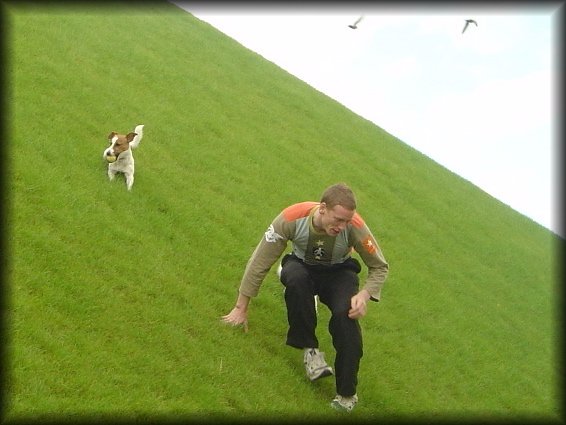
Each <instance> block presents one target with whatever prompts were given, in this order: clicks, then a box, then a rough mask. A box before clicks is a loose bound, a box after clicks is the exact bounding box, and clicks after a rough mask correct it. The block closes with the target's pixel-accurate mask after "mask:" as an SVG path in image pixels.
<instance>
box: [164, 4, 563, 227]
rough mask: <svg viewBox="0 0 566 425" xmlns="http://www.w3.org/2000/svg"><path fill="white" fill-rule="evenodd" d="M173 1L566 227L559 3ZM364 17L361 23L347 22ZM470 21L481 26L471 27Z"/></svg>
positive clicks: (498, 194)
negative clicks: (561, 197)
mask: <svg viewBox="0 0 566 425" xmlns="http://www.w3.org/2000/svg"><path fill="white" fill-rule="evenodd" d="M174 3H175V4H177V5H178V6H180V7H182V8H183V9H185V10H187V11H188V12H190V13H192V14H193V15H194V16H196V17H197V18H198V19H200V20H202V21H205V22H207V23H209V24H211V25H212V26H214V27H215V28H217V29H218V30H220V31H221V32H223V33H225V34H226V35H228V36H230V37H231V38H233V39H235V40H236V41H238V42H239V43H241V44H242V45H244V46H246V47H247V48H249V49H250V50H253V51H255V52H256V53H259V54H260V55H262V56H263V57H265V58H266V59H268V60H270V61H271V62H274V63H275V64H277V65H278V66H280V67H281V68H283V69H285V70H286V71H288V72H289V73H291V74H293V75H295V76H296V77H297V78H299V79H301V80H303V81H305V82H306V83H308V84H309V85H311V86H312V87H314V88H316V89H317V90H319V91H321V92H323V93H325V94H327V95H328V96H330V97H332V98H333V99H335V100H337V101H338V102H340V103H341V104H343V105H344V106H346V107H347V108H349V109H351V110H352V111H353V112H355V113H357V114H359V115H360V116H362V117H364V118H366V119H368V120H370V121H372V122H373V123H375V124H376V125H378V126H379V127H382V128H383V129H385V130H386V131H388V132H389V133H391V134H393V135H394V136H396V137H397V138H399V139H401V140H402V141H403V142H405V143H407V144H408V145H410V146H412V147H414V148H415V149H417V150H418V151H420V152H422V153H423V154H425V155H427V156H428V157H430V158H432V159H434V160H435V161H436V162H438V163H440V164H442V165H443V166H445V167H446V168H448V169H450V170H451V171H453V172H455V173H456V174H458V175H460V176H462V177H463V178H465V179H467V180H469V181H471V182H472V183H473V184H475V185H476V186H478V187H480V188H481V189H482V190H484V191H486V192H487V193H489V194H490V195H492V196H494V197H495V198H497V199H499V200H501V201H502V202H504V203H505V204H507V205H509V206H511V207H512V208H513V209H515V210H517V211H519V212H520V213H522V214H524V215H526V216H527V217H529V218H531V219H533V220H534V221H536V222H538V223H540V224H542V225H543V226H545V227H547V228H549V229H551V230H553V231H554V232H556V233H559V234H561V233H562V232H561V229H559V225H560V224H561V223H560V221H561V220H560V219H559V214H558V213H559V211H558V206H559V201H558V192H559V188H558V183H559V171H560V167H561V166H562V165H561V163H559V161H560V155H559V152H558V148H557V144H558V142H559V141H558V140H557V135H556V134H555V131H556V118H557V103H558V102H557V98H556V96H557V93H558V84H557V81H556V79H557V78H558V70H557V69H556V67H557V63H556V54H557V51H558V45H557V43H558V37H557V34H556V33H557V26H558V25H559V20H558V16H557V15H558V13H556V12H557V10H558V7H559V6H561V3H559V2H557V3H545V2H543V3H542V5H543V6H538V7H537V6H534V5H532V4H531V5H526V6H520V7H519V6H512V5H506V4H505V5H503V6H502V5H496V6H494V7H489V6H487V5H486V4H479V5H478V6H474V5H473V3H471V4H469V5H458V4H457V6H456V7H451V6H450V5H449V4H446V5H444V4H442V5H439V6H436V7H434V8H430V7H428V8H422V9H418V6H411V7H408V6H407V5H404V6H402V7H401V8H399V7H396V6H394V5H393V4H391V3H388V4H387V5H385V6H380V5H379V3H376V4H375V5H372V4H371V3H360V4H358V3H351V5H350V4H349V3H345V5H343V6H336V5H333V6H329V7H328V6H324V5H322V4H321V5H320V6H319V5H316V6H307V7H300V6H295V5H293V7H292V8H291V7H290V6H288V7H282V6H278V5H277V3H276V4H275V6H269V5H266V6H262V5H261V3H258V4H255V3H254V4H253V6H252V5H247V6H246V7H238V6H227V5H215V6H211V5H210V4H208V5H207V4H206V3H203V2H188V1H175V2H174ZM307 4H308V3H307ZM400 4H401V5H402V4H403V3H400ZM360 16H363V19H362V20H361V22H360V23H359V24H358V28H357V29H355V30H354V29H351V28H349V27H348V25H349V24H352V23H354V22H355V21H356V20H357V19H358V18H359V17H360ZM465 19H474V20H475V21H476V22H477V26H475V25H470V26H469V27H468V28H467V29H466V31H465V32H464V33H462V29H463V27H464V24H465Z"/></svg>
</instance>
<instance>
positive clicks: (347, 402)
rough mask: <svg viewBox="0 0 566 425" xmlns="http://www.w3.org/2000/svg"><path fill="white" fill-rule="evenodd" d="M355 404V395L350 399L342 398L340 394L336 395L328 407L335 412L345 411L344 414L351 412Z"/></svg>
mask: <svg viewBox="0 0 566 425" xmlns="http://www.w3.org/2000/svg"><path fill="white" fill-rule="evenodd" d="M357 402H358V395H357V394H354V395H353V396H352V397H342V396H341V395H340V394H336V397H334V400H332V402H331V403H330V405H331V406H332V407H333V408H335V409H336V410H345V411H346V412H351V411H352V409H353V408H354V406H355V405H356V403H357Z"/></svg>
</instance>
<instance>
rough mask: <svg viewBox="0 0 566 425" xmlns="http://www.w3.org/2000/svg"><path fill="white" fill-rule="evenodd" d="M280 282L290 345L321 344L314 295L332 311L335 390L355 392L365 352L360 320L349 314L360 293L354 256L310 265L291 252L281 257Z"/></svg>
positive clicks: (357, 263) (345, 392)
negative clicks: (335, 263)
mask: <svg viewBox="0 0 566 425" xmlns="http://www.w3.org/2000/svg"><path fill="white" fill-rule="evenodd" d="M282 266H283V268H282V270H281V282H282V283H283V285H285V303H286V305H287V320H288V322H289V330H288V332H287V345H290V346H291V347H295V348H311V347H313V348H318V339H317V337H316V334H315V330H316V325H317V316H316V310H315V305H314V295H315V294H318V298H319V300H320V302H321V303H323V304H325V305H326V306H327V307H328V308H329V309H330V312H331V317H330V322H329V324H328V330H329V332H330V335H331V337H332V344H333V345H334V349H335V350H336V359H335V361H334V373H335V375H336V391H337V393H338V394H340V395H342V396H344V397H350V396H352V395H354V394H355V393H356V386H357V383H358V370H359V365H360V359H361V358H362V355H363V344H362V332H361V328H360V324H359V322H358V321H357V320H352V319H350V318H349V317H348V310H349V309H350V299H351V298H352V296H353V295H355V294H357V293H358V287H359V279H358V273H359V272H360V264H359V262H358V261H357V260H355V259H353V258H352V259H349V260H347V261H346V262H345V263H343V264H340V265H334V266H328V267H327V266H309V265H307V264H305V263H303V262H302V261H301V260H300V259H299V258H297V257H296V256H294V255H292V254H288V255H286V256H285V257H284V258H283V260H282Z"/></svg>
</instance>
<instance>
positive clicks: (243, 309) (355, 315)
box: [222, 183, 389, 411]
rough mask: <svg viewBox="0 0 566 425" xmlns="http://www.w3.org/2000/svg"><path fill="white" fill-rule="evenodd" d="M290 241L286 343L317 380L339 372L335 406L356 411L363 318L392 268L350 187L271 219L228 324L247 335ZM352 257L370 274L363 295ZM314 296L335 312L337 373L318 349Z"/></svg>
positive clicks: (285, 263) (283, 274) (284, 272)
mask: <svg viewBox="0 0 566 425" xmlns="http://www.w3.org/2000/svg"><path fill="white" fill-rule="evenodd" d="M287 241H292V246H293V252H292V253H290V254H287V255H285V256H284V257H283V259H282V261H281V271H280V279H281V282H282V283H283V285H284V286H285V304H286V306H287V320H288V322H289V329H288V332H287V341H286V343H287V345H289V346H291V347H295V348H299V349H303V361H304V364H305V369H306V373H307V376H308V378H309V379H310V380H311V381H315V380H317V379H319V378H322V377H325V376H330V375H332V374H334V372H335V374H336V377H335V379H336V397H335V398H334V399H333V400H332V402H331V406H332V407H334V408H336V409H339V410H347V411H351V410H352V409H353V408H354V406H355V405H356V403H357V401H358V396H357V392H356V386H357V383H358V370H359V364H360V360H361V358H362V355H363V347H362V345H363V344H362V334H361V328H360V325H359V322H358V319H360V318H361V317H363V316H365V314H366V311H367V302H368V301H369V300H373V301H379V299H380V295H381V288H382V286H383V283H384V282H385V279H386V277H387V274H388V270H389V266H388V264H387V262H386V260H385V258H384V257H383V254H382V252H381V250H380V249H379V246H378V244H377V242H376V240H375V238H374V236H373V235H372V233H371V231H370V230H369V228H368V227H367V226H366V224H365V222H364V220H363V219H362V218H361V217H360V215H359V214H358V213H357V212H356V199H355V196H354V193H353V192H352V190H351V189H350V188H349V187H348V186H346V185H345V184H343V183H339V184H335V185H332V186H330V187H329V188H327V189H326V190H325V191H324V193H323V194H322V197H321V200H320V202H301V203H298V204H294V205H291V206H289V207H287V208H285V209H284V210H283V211H282V212H281V213H280V214H279V215H278V216H277V217H276V218H275V219H274V220H273V222H272V223H271V225H270V226H269V228H268V229H267V231H266V232H265V235H264V237H263V238H262V239H261V241H260V242H259V244H258V245H257V247H256V248H255V250H254V252H253V254H252V256H251V257H250V259H249V261H248V263H247V265H246V269H245V271H244V276H243V277H242V281H241V283H240V288H239V294H238V298H237V300H236V306H235V307H234V308H233V309H232V311H231V312H230V313H229V314H227V315H225V316H223V317H222V319H223V320H224V322H226V323H229V324H232V325H243V326H244V329H245V330H247V326H248V319H247V313H248V307H249V303H250V299H251V298H252V297H255V296H257V294H258V292H259V288H260V285H261V283H262V282H263V280H264V278H265V276H266V274H267V272H268V271H269V270H270V268H271V266H272V265H273V264H274V263H275V262H276V261H277V259H278V258H279V257H280V256H281V254H282V253H283V252H284V251H285V248H286V246H287ZM352 250H355V251H356V252H357V253H358V254H359V255H360V257H361V258H362V260H363V261H364V263H365V264H366V266H367V267H368V276H367V279H366V282H365V285H364V286H363V288H362V289H361V290H360V291H358V288H359V278H358V273H359V272H360V271H361V266H360V263H359V262H358V260H356V259H355V258H353V257H352V256H351V254H352ZM315 295H317V296H318V299H319V300H320V302H322V303H323V304H325V305H326V306H327V307H328V308H329V309H330V311H331V318H330V322H329V331H330V335H331V337H332V344H333V346H334V348H335V350H336V358H335V362H334V371H333V370H332V368H331V367H330V366H328V364H327V363H326V361H325V360H324V353H323V352H321V351H319V349H318V340H317V337H316V334H315V329H316V324H317V316H316V304H315V298H314V296H315Z"/></svg>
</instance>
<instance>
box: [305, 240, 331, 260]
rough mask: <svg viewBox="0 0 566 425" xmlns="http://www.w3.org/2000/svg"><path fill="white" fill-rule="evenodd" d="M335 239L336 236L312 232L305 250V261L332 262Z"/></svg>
mask: <svg viewBox="0 0 566 425" xmlns="http://www.w3.org/2000/svg"><path fill="white" fill-rule="evenodd" d="M335 241H336V238H335V237H332V236H327V235H317V234H312V233H311V234H310V235H309V241H308V244H307V249H306V252H305V262H306V263H307V264H326V265H329V264H331V262H332V251H333V249H334V242H335Z"/></svg>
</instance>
